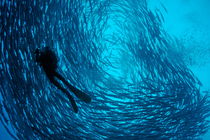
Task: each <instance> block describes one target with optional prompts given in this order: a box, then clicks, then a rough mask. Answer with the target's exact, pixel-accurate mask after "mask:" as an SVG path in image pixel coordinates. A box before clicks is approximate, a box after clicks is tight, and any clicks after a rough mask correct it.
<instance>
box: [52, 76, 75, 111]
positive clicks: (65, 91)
mask: <svg viewBox="0 0 210 140" xmlns="http://www.w3.org/2000/svg"><path fill="white" fill-rule="evenodd" d="M50 81H51V82H52V83H53V84H54V85H55V86H56V87H57V88H58V89H60V90H61V91H63V92H64V93H65V94H66V96H67V97H68V98H69V100H70V102H71V105H72V107H73V109H74V112H76V113H77V112H78V107H77V105H76V102H75V101H74V99H73V97H72V96H71V95H70V93H68V91H67V90H66V89H64V88H63V87H62V86H61V85H60V83H58V82H57V81H56V80H55V79H54V78H50Z"/></svg>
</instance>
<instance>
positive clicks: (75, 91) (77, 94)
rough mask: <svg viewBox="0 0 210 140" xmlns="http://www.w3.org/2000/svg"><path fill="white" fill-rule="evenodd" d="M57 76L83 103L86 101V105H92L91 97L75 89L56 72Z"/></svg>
mask: <svg viewBox="0 0 210 140" xmlns="http://www.w3.org/2000/svg"><path fill="white" fill-rule="evenodd" d="M55 76H56V77H57V78H58V79H60V80H61V81H62V82H63V83H64V84H65V85H66V86H68V88H69V89H70V90H71V91H72V92H73V93H74V94H75V96H77V98H79V99H80V100H82V101H84V102H86V103H90V102H91V98H90V96H88V95H87V94H86V93H84V92H82V91H81V90H79V89H77V88H75V87H73V86H72V85H71V84H69V83H68V82H67V81H66V80H65V79H64V78H63V76H61V75H60V74H59V73H57V72H55Z"/></svg>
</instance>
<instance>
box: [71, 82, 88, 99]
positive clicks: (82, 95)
mask: <svg viewBox="0 0 210 140" xmlns="http://www.w3.org/2000/svg"><path fill="white" fill-rule="evenodd" d="M68 87H69V88H70V90H71V91H72V92H73V93H74V94H75V96H77V98H79V99H80V100H82V101H84V102H86V103H90V102H91V98H90V96H89V95H87V94H86V93H84V92H82V91H81V90H79V89H77V88H75V87H73V86H71V85H70V86H69V85H68Z"/></svg>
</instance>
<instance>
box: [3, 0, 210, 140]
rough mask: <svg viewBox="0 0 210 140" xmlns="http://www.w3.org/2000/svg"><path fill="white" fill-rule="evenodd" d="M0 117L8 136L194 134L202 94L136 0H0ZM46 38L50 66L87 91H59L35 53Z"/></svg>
mask: <svg viewBox="0 0 210 140" xmlns="http://www.w3.org/2000/svg"><path fill="white" fill-rule="evenodd" d="M0 9H1V11H0V17H1V18H0V21H1V24H0V28H1V38H0V40H1V48H0V49H1V50H0V80H1V83H0V95H1V98H0V121H1V122H2V124H3V125H4V126H5V128H6V129H7V130H8V132H9V133H10V135H11V136H12V137H13V138H14V139H20V140H22V139H26V140H32V139H34V140H35V139H36V140H39V139H40V140H41V139H55V140H59V139H105V138H110V139H118V138H119V137H124V138H126V139H194V138H198V137H199V136H201V135H202V134H204V133H205V132H206V131H207V129H208V121H207V117H208V116H209V109H210V108H209V107H210V104H209V97H208V96H207V95H201V93H200V89H199V87H200V85H201V83H200V82H199V80H198V79H197V78H196V77H195V76H194V75H193V73H192V72H191V71H190V70H189V69H188V68H187V67H186V65H185V64H184V63H183V62H182V60H180V59H178V58H176V57H175V55H174V54H173V53H171V51H170V50H171V48H173V47H176V45H177V44H176V43H174V41H173V38H171V37H170V36H169V35H168V34H167V33H166V32H165V31H164V30H163V28H162V22H163V21H164V19H163V16H162V14H161V11H159V10H155V11H153V12H152V11H151V10H150V9H149V8H148V6H147V2H146V1H145V0H1V2H0ZM46 45H50V46H51V48H52V49H53V50H54V51H55V52H56V54H57V56H58V58H59V70H58V71H59V72H60V73H61V74H62V75H63V76H64V77H65V78H66V79H68V80H69V82H70V83H71V84H72V85H74V86H75V87H78V88H79V89H81V90H82V91H84V92H86V93H87V94H89V95H90V96H91V98H92V102H91V103H90V104H86V103H83V102H82V101H80V100H79V99H77V98H75V99H76V102H77V104H78V108H79V112H78V113H77V114H76V113H74V112H73V110H72V107H71V105H70V103H69V101H68V99H67V97H66V96H65V95H64V94H63V93H62V92H61V91H59V90H58V89H57V88H56V87H54V86H53V85H52V84H50V82H49V80H48V79H47V77H46V75H45V74H44V72H43V70H42V69H41V68H40V67H39V66H38V65H37V64H36V63H35V60H34V59H35V58H34V50H35V48H37V47H41V48H42V47H44V46H46Z"/></svg>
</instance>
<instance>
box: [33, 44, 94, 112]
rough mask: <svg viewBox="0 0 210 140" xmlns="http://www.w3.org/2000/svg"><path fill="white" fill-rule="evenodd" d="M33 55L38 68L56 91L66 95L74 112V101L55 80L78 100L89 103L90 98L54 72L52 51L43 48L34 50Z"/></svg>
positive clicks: (55, 66)
mask: <svg viewBox="0 0 210 140" xmlns="http://www.w3.org/2000/svg"><path fill="white" fill-rule="evenodd" d="M35 54H36V61H37V62H38V63H39V64H40V66H42V67H43V69H44V71H45V73H46V75H47V77H48V78H49V80H50V82H51V83H53V84H54V85H55V86H56V87H57V88H58V89H60V90H61V91H62V92H64V93H65V94H66V96H67V97H68V99H69V100H70V102H71V105H72V107H73V109H74V111H75V112H78V107H77V105H76V102H75V101H74V99H73V97H72V96H71V95H70V93H69V92H68V91H67V90H66V89H65V88H63V87H62V86H61V84H60V83H59V82H58V81H57V80H56V79H55V78H57V79H59V80H61V81H62V82H63V83H64V84H65V85H66V86H67V87H68V88H69V89H70V90H71V91H72V92H73V93H74V94H75V95H76V96H77V97H78V98H79V99H81V100H83V101H84V102H86V103H90V102H91V98H90V97H89V96H88V95H87V94H85V93H84V92H82V91H80V90H79V89H77V88H75V87H73V86H72V85H71V84H69V83H68V82H67V81H66V80H65V79H64V78H63V76H61V75H60V74H59V73H58V72H57V71H56V69H57V67H58V66H57V64H58V60H57V57H56V55H55V53H54V52H53V51H52V50H50V48H49V47H45V49H44V50H42V51H40V50H39V49H36V51H35Z"/></svg>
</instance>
